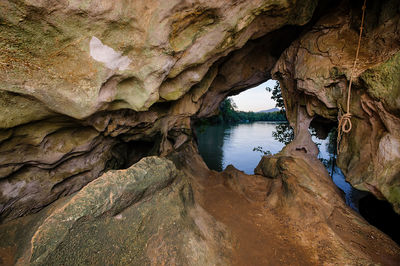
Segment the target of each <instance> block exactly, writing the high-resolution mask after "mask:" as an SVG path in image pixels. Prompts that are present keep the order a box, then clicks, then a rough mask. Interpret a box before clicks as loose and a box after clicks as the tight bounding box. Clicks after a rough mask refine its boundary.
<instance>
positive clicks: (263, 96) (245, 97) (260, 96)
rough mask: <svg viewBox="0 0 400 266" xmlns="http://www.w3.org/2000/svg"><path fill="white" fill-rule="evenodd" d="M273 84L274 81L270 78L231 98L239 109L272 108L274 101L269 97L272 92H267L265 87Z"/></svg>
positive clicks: (257, 109)
mask: <svg viewBox="0 0 400 266" xmlns="http://www.w3.org/2000/svg"><path fill="white" fill-rule="evenodd" d="M275 84H276V81H275V80H271V79H270V80H268V81H267V82H264V83H262V84H260V85H258V86H257V87H254V88H252V89H248V90H246V91H244V92H242V93H240V94H239V95H236V96H232V97H231V98H232V99H233V101H234V102H235V103H236V106H237V107H238V110H239V111H247V112H248V111H253V112H258V111H261V110H268V109H271V108H274V107H275V104H276V103H275V101H274V100H272V99H271V96H272V93H271V92H267V90H266V89H265V88H266V87H267V86H268V87H270V88H273V87H274V86H275Z"/></svg>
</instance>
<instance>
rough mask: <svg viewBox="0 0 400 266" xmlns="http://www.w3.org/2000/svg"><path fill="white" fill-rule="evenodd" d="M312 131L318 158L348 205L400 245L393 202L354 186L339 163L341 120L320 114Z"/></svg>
mask: <svg viewBox="0 0 400 266" xmlns="http://www.w3.org/2000/svg"><path fill="white" fill-rule="evenodd" d="M309 131H310V133H311V136H312V140H313V142H314V143H315V144H316V145H317V146H318V150H319V154H318V159H319V160H320V161H321V162H322V163H323V164H324V165H325V167H326V169H327V170H328V172H329V175H330V176H331V178H332V180H333V182H334V183H335V185H336V186H337V187H338V188H339V189H340V190H341V191H342V192H343V193H344V197H345V200H346V204H347V205H348V206H350V207H351V208H352V209H353V210H355V211H356V212H358V213H359V214H360V215H361V216H362V217H363V218H364V219H365V220H367V221H368V222H369V223H370V224H371V225H373V226H375V227H376V228H378V229H379V230H381V231H382V232H384V233H385V234H387V235H388V236H390V237H391V238H392V239H393V240H394V241H395V242H396V243H398V244H400V232H399V230H398V228H397V227H398V225H399V224H400V215H398V214H397V213H396V212H395V211H394V210H393V208H392V206H391V205H390V203H389V202H387V201H384V200H379V199H377V198H376V197H375V196H374V195H373V194H371V193H369V192H366V191H361V190H358V189H356V188H355V187H353V186H352V185H351V184H350V183H348V182H347V181H346V177H345V176H344V174H343V172H342V171H341V169H340V168H339V167H338V166H337V165H336V159H337V147H336V146H337V123H336V122H333V121H332V120H329V119H326V118H323V117H321V116H318V115H317V116H316V117H315V118H314V119H313V120H312V122H311V124H310V128H309Z"/></svg>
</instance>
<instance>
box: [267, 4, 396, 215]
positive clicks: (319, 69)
mask: <svg viewBox="0 0 400 266" xmlns="http://www.w3.org/2000/svg"><path fill="white" fill-rule="evenodd" d="M398 3H399V2H398V1H387V2H385V3H383V2H379V3H377V2H373V1H372V2H369V3H368V4H367V10H366V20H365V34H364V35H363V36H362V42H361V50H360V56H359V60H358V65H357V69H356V70H355V73H354V76H355V82H354V84H353V89H352V92H351V104H350V112H351V114H352V124H353V127H352V130H351V132H350V133H349V134H344V136H343V139H342V141H341V143H340V149H339V150H340V153H339V156H338V165H339V167H340V168H341V169H342V171H343V172H344V174H345V176H346V180H347V181H348V182H350V183H351V184H352V185H353V186H354V187H356V188H358V189H360V190H366V191H370V192H372V193H373V194H374V195H375V196H376V197H378V198H380V199H386V200H388V201H389V202H391V204H392V205H393V207H394V209H395V210H396V211H397V212H398V213H399V212H400V207H399V206H400V205H399V204H400V198H399V191H400V178H399V172H400V157H399V156H398V150H399V149H398V148H399V147H398V143H400V134H399V132H400V127H399V126H400V123H399V122H400V121H399V117H398V105H397V101H398V97H397V95H398V91H399V89H400V88H399V82H398V80H399V78H398V71H397V69H398V68H399V60H398V58H399V52H400V44H399V42H398V39H399V37H400V32H399V25H400V16H399V14H400V10H399V9H398V6H399V5H398ZM360 16H361V8H360V6H357V8H356V6H355V5H350V4H348V3H346V2H343V3H342V4H341V5H340V6H339V7H338V8H337V9H334V10H332V11H331V12H329V13H328V14H326V15H325V16H324V17H322V18H321V19H320V20H319V21H318V22H317V23H316V24H315V25H314V26H313V28H312V29H311V30H310V31H308V32H307V33H306V34H304V35H303V36H301V38H299V39H298V40H297V41H295V42H293V43H292V45H291V46H290V47H289V48H288V49H287V50H286V51H285V52H284V53H283V54H282V56H281V58H280V59H279V61H278V63H277V64H276V66H275V68H274V70H273V73H274V75H275V77H276V78H278V79H279V80H280V81H281V86H282V90H283V92H282V93H283V96H284V98H285V104H286V107H287V108H286V109H287V111H288V116H289V120H290V122H291V124H292V126H293V127H297V124H299V123H302V119H301V118H300V119H299V116H298V114H297V113H298V110H304V109H302V108H305V110H306V111H307V114H308V116H310V117H311V118H312V117H316V116H319V117H323V118H325V119H329V120H332V121H338V117H339V116H340V115H342V114H344V113H345V112H346V111H347V109H346V108H347V107H346V99H347V86H348V82H349V79H350V73H351V70H352V65H353V62H354V57H355V51H356V48H357V41H358V30H359V28H358V27H359V25H360ZM334 18H338V19H334ZM389 95H390V96H389ZM299 106H301V107H302V108H299Z"/></svg>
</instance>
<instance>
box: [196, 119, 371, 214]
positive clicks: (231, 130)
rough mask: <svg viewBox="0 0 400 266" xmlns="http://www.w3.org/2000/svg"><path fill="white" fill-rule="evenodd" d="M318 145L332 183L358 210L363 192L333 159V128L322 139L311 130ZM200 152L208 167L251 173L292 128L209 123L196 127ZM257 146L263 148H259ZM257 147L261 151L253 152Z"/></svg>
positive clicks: (285, 139) (287, 137)
mask: <svg viewBox="0 0 400 266" xmlns="http://www.w3.org/2000/svg"><path fill="white" fill-rule="evenodd" d="M310 132H311V133H312V139H313V141H314V142H315V143H316V144H317V145H318V148H319V155H318V157H319V159H320V160H321V161H322V162H323V163H324V165H325V167H326V168H327V170H328V172H329V174H330V175H331V176H332V179H333V181H334V183H335V184H336V185H337V186H338V187H339V188H340V189H341V190H343V191H344V192H345V195H346V202H347V204H348V205H349V206H350V207H352V208H353V209H354V210H356V211H358V201H359V199H360V198H361V197H363V196H364V195H365V193H364V192H361V191H358V190H355V189H354V188H353V187H352V186H351V185H350V184H349V183H347V182H346V181H345V177H344V175H343V173H342V172H341V171H340V169H339V168H338V167H337V166H336V165H335V160H336V154H335V151H336V138H335V136H336V131H335V130H332V131H331V132H330V133H329V135H328V137H327V138H326V139H325V140H321V139H318V138H317V137H316V134H315V131H313V130H310ZM197 136H198V142H199V152H200V154H201V155H202V157H203V159H204V161H205V163H206V164H207V166H208V167H209V168H210V169H212V170H216V171H222V170H223V169H225V167H226V166H228V165H229V164H233V165H234V166H235V167H236V168H238V169H239V170H242V171H244V172H245V173H247V174H253V173H254V168H255V167H256V166H257V164H258V162H259V161H260V159H261V156H262V155H263V153H264V152H267V151H268V152H270V153H271V154H275V153H278V152H279V151H280V150H281V149H282V148H283V147H284V146H285V145H286V144H288V143H289V142H290V141H292V140H293V137H294V133H293V129H292V128H291V127H290V126H289V124H288V123H271V122H254V123H247V124H235V125H226V124H225V125H224V124H218V125H211V126H208V127H206V128H203V129H197ZM258 147H262V148H261V149H258ZM254 148H257V149H256V150H258V151H261V153H260V152H257V151H253V150H254Z"/></svg>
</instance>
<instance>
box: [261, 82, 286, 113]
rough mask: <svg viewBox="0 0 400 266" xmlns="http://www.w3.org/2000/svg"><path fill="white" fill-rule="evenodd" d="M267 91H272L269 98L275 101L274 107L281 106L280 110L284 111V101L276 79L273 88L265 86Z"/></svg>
mask: <svg viewBox="0 0 400 266" xmlns="http://www.w3.org/2000/svg"><path fill="white" fill-rule="evenodd" d="M265 89H266V90H267V91H268V92H272V96H271V99H272V100H274V101H275V102H276V105H275V106H276V107H278V108H281V111H282V112H283V113H284V112H285V103H284V101H283V98H282V91H281V87H280V84H279V81H276V84H275V86H274V87H273V88H270V87H266V88H265Z"/></svg>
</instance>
